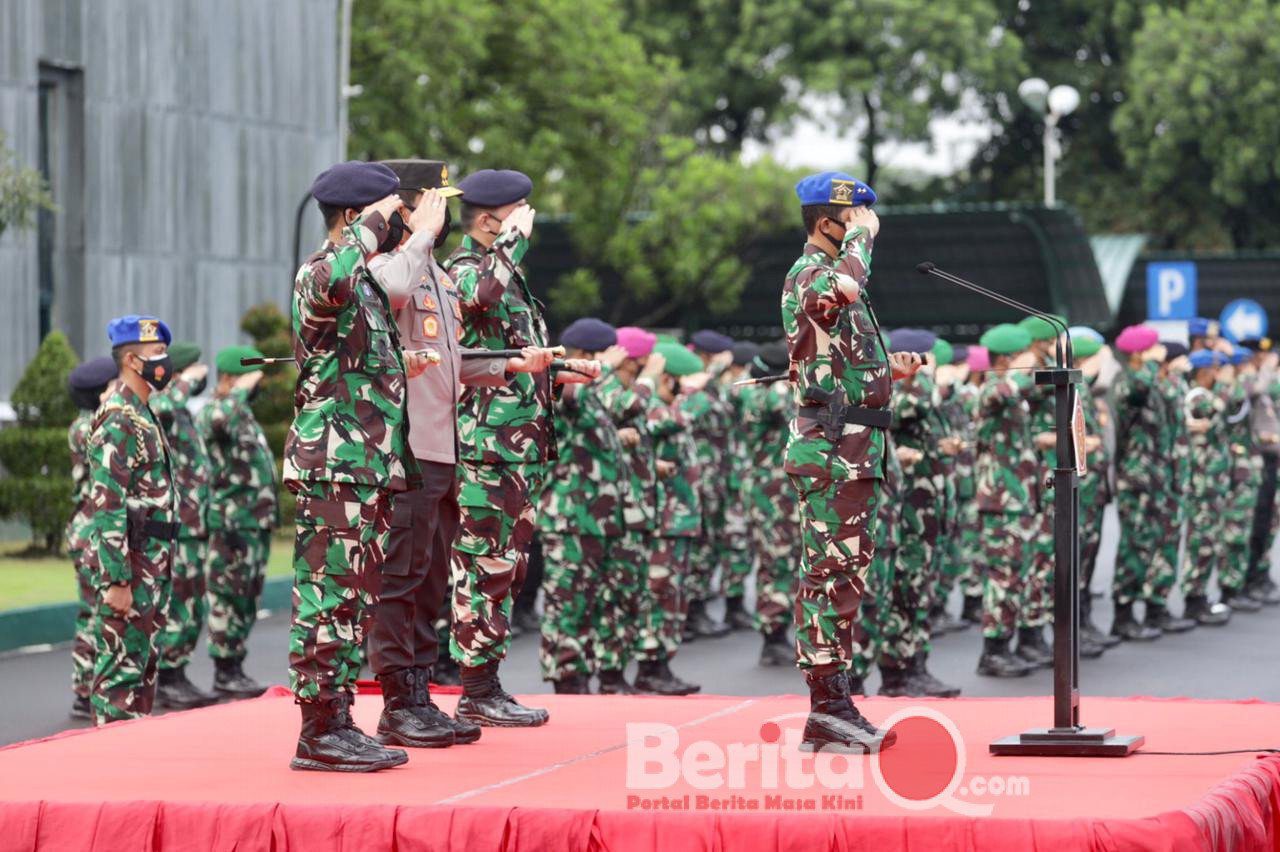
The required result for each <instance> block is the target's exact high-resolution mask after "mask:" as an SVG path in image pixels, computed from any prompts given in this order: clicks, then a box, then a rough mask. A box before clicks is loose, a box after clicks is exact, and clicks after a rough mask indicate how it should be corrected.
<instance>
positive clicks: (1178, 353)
mask: <svg viewBox="0 0 1280 852" xmlns="http://www.w3.org/2000/svg"><path fill="white" fill-rule="evenodd" d="M1163 342H1164V360H1165V361H1166V362H1168V361H1172V360H1173V359H1174V358H1181V357H1182V356H1183V355H1186V354H1187V352H1189V351H1190V350H1189V349H1187V345H1186V344H1185V343H1179V342H1178V341H1176V340H1165V341H1163Z"/></svg>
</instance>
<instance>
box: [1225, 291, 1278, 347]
mask: <svg viewBox="0 0 1280 852" xmlns="http://www.w3.org/2000/svg"><path fill="white" fill-rule="evenodd" d="M1218 322H1219V323H1221V324H1222V333H1223V334H1224V335H1226V336H1227V337H1228V338H1230V339H1231V340H1232V341H1234V342H1237V343H1238V342H1239V341H1241V340H1244V339H1246V338H1249V337H1265V336H1266V334H1267V327H1268V323H1267V312H1266V311H1264V310H1263V309H1262V305H1259V304H1258V303H1257V302H1255V301H1253V300H1252V299H1236V300H1235V301H1234V302H1231V303H1230V304H1228V305H1227V306H1226V307H1225V308H1223V309H1222V315H1221V316H1220V317H1218Z"/></svg>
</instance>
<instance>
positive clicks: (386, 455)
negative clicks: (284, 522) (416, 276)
mask: <svg viewBox="0 0 1280 852" xmlns="http://www.w3.org/2000/svg"><path fill="white" fill-rule="evenodd" d="M386 234H387V225H386V223H385V222H384V221H383V220H382V216H381V215H380V214H378V213H373V214H370V215H369V216H368V217H367V218H365V219H363V220H360V221H357V222H355V223H353V224H352V225H351V226H350V227H348V228H347V229H346V230H345V231H344V240H343V241H342V242H341V243H336V244H335V243H326V244H325V245H324V247H323V248H321V249H320V251H318V252H316V253H315V254H313V255H311V257H309V258H307V260H306V261H305V262H304V263H303V264H302V268H301V269H299V270H298V275H297V278H296V279H295V281H294V285H293V352H294V356H295V357H296V358H297V360H298V384H297V388H296V390H295V391H294V411H295V417H294V421H293V425H292V427H290V429H289V436H288V438H287V439H286V440H285V445H284V478H285V481H286V482H295V481H303V482H311V481H315V482H339V483H352V484H358V485H372V486H375V487H379V488H384V489H387V490H389V491H404V490H406V489H407V488H408V487H409V485H410V481H411V480H414V481H416V479H417V464H416V462H415V461H414V459H413V457H412V454H411V453H410V452H409V451H408V432H409V422H408V415H407V413H406V408H405V404H406V393H405V372H404V358H403V356H402V355H401V352H400V337H399V333H398V332H397V330H396V324H395V319H394V318H393V317H392V315H391V311H390V308H389V306H388V303H387V297H386V295H385V294H384V293H383V292H382V289H381V287H379V285H378V283H377V281H375V280H374V278H373V275H371V274H370V273H369V271H368V269H366V267H365V261H367V260H368V259H369V258H370V257H372V256H373V255H374V254H375V253H376V252H377V247H378V242H379V240H381V239H383V238H385V237H386Z"/></svg>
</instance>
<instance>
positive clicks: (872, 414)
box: [800, 405, 893, 429]
mask: <svg viewBox="0 0 1280 852" xmlns="http://www.w3.org/2000/svg"><path fill="white" fill-rule="evenodd" d="M825 408H826V406H825V405H802V406H801V407H800V416H801V417H808V418H809V419H810V420H817V419H818V417H819V415H821V414H822V412H823V410H824V409H825ZM843 420H844V422H845V423H852V424H853V425H855V426H873V427H875V428H876V429H888V428H889V427H890V426H892V425H893V412H892V411H890V410H889V409H887V408H860V407H859V406H856V405H850V406H848V407H847V408H845V410H844V418H843Z"/></svg>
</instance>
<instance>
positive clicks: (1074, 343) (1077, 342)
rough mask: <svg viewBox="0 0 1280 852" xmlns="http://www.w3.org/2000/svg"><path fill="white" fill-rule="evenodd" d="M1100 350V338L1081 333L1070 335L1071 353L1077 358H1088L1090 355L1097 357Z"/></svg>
mask: <svg viewBox="0 0 1280 852" xmlns="http://www.w3.org/2000/svg"><path fill="white" fill-rule="evenodd" d="M1101 349H1102V338H1101V336H1097V337H1095V336H1094V335H1092V334H1083V333H1082V334H1078V335H1077V334H1072V335H1071V351H1072V352H1074V353H1075V356H1076V357H1077V358H1088V357H1089V356H1090V355H1097V354H1098V351H1099V350H1101Z"/></svg>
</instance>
